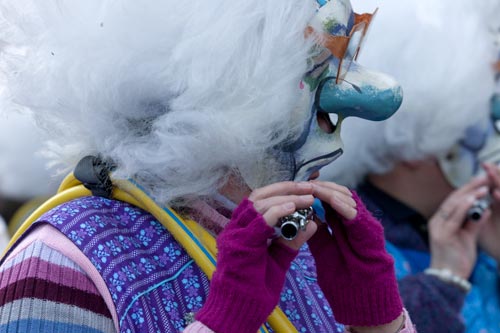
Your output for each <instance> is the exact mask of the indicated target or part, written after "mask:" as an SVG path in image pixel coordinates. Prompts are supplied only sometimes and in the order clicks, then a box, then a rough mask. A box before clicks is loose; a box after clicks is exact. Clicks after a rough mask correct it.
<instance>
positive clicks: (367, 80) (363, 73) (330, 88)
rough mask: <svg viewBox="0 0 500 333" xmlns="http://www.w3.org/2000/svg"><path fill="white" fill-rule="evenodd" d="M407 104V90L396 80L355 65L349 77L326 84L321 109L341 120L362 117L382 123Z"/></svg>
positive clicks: (332, 80)
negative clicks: (405, 91)
mask: <svg viewBox="0 0 500 333" xmlns="http://www.w3.org/2000/svg"><path fill="white" fill-rule="evenodd" d="M402 101H403V90H402V88H401V86H400V85H399V83H398V82H397V81H396V80H395V79H393V78H392V77H390V76H388V75H386V74H382V73H379V72H376V71H372V70H369V69H366V68H364V67H362V66H360V65H358V64H357V63H352V64H351V66H350V68H349V71H348V72H347V73H346V75H345V77H344V78H343V79H342V80H340V81H339V83H338V84H336V83H335V79H331V80H328V81H326V82H324V84H323V86H322V89H321V91H320V92H319V102H317V105H318V106H319V108H320V109H321V110H322V111H324V112H328V113H336V114H338V115H339V116H340V117H341V118H346V117H351V116H352V117H359V118H364V119H368V120H374V121H380V120H385V119H387V118H389V117H390V116H392V115H393V114H394V113H395V112H396V111H397V110H398V108H399V107H400V105H401V102H402Z"/></svg>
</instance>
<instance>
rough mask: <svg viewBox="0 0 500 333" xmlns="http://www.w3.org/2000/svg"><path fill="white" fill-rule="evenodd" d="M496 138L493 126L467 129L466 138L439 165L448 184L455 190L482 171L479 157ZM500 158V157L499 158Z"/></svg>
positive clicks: (441, 158) (440, 159)
mask: <svg viewBox="0 0 500 333" xmlns="http://www.w3.org/2000/svg"><path fill="white" fill-rule="evenodd" d="M492 138H494V133H493V128H492V126H491V124H489V125H488V126H485V125H475V126H471V127H469V128H467V129H466V131H465V136H464V138H463V139H462V140H460V142H459V143H457V144H456V145H454V146H453V148H452V149H451V150H450V151H449V152H448V153H447V154H446V155H444V156H440V157H439V158H438V161H439V165H440V167H441V170H442V171H443V174H444V175H445V177H446V179H447V180H448V182H449V183H450V184H451V185H452V186H453V187H455V188H458V187H461V186H463V185H465V184H466V183H467V182H468V181H469V180H470V179H471V178H472V177H473V176H474V175H475V174H478V173H479V172H480V170H481V160H480V159H479V155H480V154H481V152H483V151H484V150H485V149H486V147H487V146H488V143H491V142H490V140H491V139H492ZM499 157H500V156H499Z"/></svg>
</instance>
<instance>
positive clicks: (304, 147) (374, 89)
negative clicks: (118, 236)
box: [283, 0, 402, 180]
mask: <svg viewBox="0 0 500 333" xmlns="http://www.w3.org/2000/svg"><path fill="white" fill-rule="evenodd" d="M317 2H318V5H319V8H318V12H317V15H316V16H315V18H314V19H313V21H312V22H311V25H310V27H309V28H308V31H307V33H308V34H315V36H316V37H317V38H318V41H319V42H318V44H319V45H317V47H315V49H314V50H313V51H312V52H313V56H312V57H311V65H312V66H311V70H310V71H309V72H308V73H306V74H305V75H304V78H303V80H302V82H301V83H300V89H301V90H302V93H303V97H304V98H303V101H304V107H306V108H309V109H310V117H309V119H308V121H307V122H306V124H305V127H304V130H303V133H302V135H301V136H300V137H299V139H298V140H296V141H295V142H293V143H291V144H288V145H287V146H286V147H284V148H283V150H284V151H285V152H287V153H289V154H291V155H292V158H293V165H294V171H293V177H292V179H294V180H307V179H309V177H310V176H311V175H312V174H313V173H314V172H316V171H317V170H319V169H320V168H322V167H323V166H325V165H327V164H329V163H331V162H332V161H333V160H335V159H336V158H337V157H339V156H340V155H341V154H342V149H343V144H342V140H341V137H340V128H341V123H342V121H343V120H344V119H345V118H347V117H350V116H352V117H360V118H364V119H368V120H375V121H380V120H385V119H387V118H389V117H390V116H392V115H393V114H394V113H395V112H396V110H397V109H398V108H399V106H400V105H401V102H402V89H401V87H400V85H399V84H398V83H397V82H396V81H395V80H394V79H392V78H391V77H389V76H387V75H385V74H381V73H378V72H375V71H372V70H369V69H366V68H363V67H362V66H361V65H359V64H358V63H357V62H356V59H357V57H358V55H359V52H360V50H361V46H362V44H363V41H364V39H365V36H366V33H367V31H368V28H369V26H370V23H371V21H372V19H373V16H374V14H375V13H374V14H362V15H360V14H356V13H354V12H353V10H352V8H351V4H350V2H349V0H331V1H326V0H323V1H321V0H317ZM321 123H322V126H321V127H320V124H321Z"/></svg>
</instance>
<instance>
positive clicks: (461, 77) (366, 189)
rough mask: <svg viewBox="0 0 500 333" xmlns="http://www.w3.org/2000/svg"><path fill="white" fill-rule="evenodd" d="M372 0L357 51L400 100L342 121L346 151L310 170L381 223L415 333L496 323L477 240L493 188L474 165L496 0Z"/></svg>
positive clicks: (489, 269)
mask: <svg viewBox="0 0 500 333" xmlns="http://www.w3.org/2000/svg"><path fill="white" fill-rule="evenodd" d="M384 5H385V6H384V9H385V10H384V12H381V13H380V16H381V17H383V18H382V19H381V21H382V24H381V25H378V26H374V29H373V31H372V32H373V39H372V40H371V42H372V43H373V44H372V45H371V47H368V48H367V49H366V52H364V53H363V55H362V58H361V59H364V60H365V61H366V62H367V63H369V64H370V65H371V66H373V67H375V68H379V69H382V70H385V71H386V72H388V73H391V74H392V75H394V76H395V77H397V78H398V80H400V81H401V82H402V84H403V87H404V89H405V100H404V102H403V105H402V107H401V110H400V111H399V112H398V113H397V114H396V115H395V116H394V117H392V118H391V119H389V120H388V121H386V122H384V123H382V124H380V126H377V127H374V126H372V124H368V123H361V122H357V121H355V120H352V121H348V122H346V123H345V124H344V131H343V139H344V143H345V148H346V149H345V152H346V153H345V155H344V156H343V157H342V158H341V159H340V160H339V161H338V162H337V163H336V164H335V166H334V167H329V168H327V169H326V170H325V171H324V172H323V174H322V177H324V179H329V180H332V179H333V180H335V181H338V182H339V183H341V184H344V185H349V186H357V189H358V193H359V194H360V196H361V198H362V199H363V201H364V203H365V204H366V205H367V207H368V209H369V210H370V211H371V212H372V213H373V214H374V215H375V216H376V217H377V218H378V219H379V220H380V221H381V223H382V225H383V226H384V231H385V237H386V239H387V248H388V250H389V252H390V253H391V254H392V255H393V257H394V258H395V265H396V273H397V276H398V280H399V286H400V291H401V295H402V297H403V303H404V304H405V306H406V307H407V308H408V309H409V311H410V312H411V313H412V314H413V315H414V322H415V324H416V326H417V328H419V332H424V333H425V332H454V333H458V332H476V333H477V332H483V331H488V332H490V331H491V332H493V331H497V330H498V324H499V322H500V304H499V295H500V293H499V291H498V282H499V281H500V279H499V277H498V273H497V269H496V266H497V263H495V260H493V259H492V258H491V257H490V256H491V255H493V254H494V253H493V251H488V252H489V253H488V254H486V253H485V252H483V250H487V249H488V248H489V249H492V248H493V247H492V246H491V243H492V242H491V240H490V241H489V242H485V241H483V239H484V231H486V230H490V231H492V230H493V229H494V228H491V227H488V226H489V225H490V224H491V223H492V219H490V217H491V209H489V208H487V204H486V203H487V201H488V200H490V201H491V200H492V199H493V200H499V199H500V196H498V197H497V196H495V195H493V194H494V193H495V188H496V185H495V181H494V178H495V177H494V172H492V171H491V165H489V164H488V165H485V168H486V170H489V171H488V172H486V173H485V172H482V171H481V170H482V168H481V163H482V162H489V163H492V162H494V163H497V162H498V161H496V160H495V156H496V157H498V156H497V155H498V153H495V150H498V142H497V143H496V144H494V143H493V142H494V141H495V140H497V139H495V136H494V135H493V133H494V131H493V130H492V129H493V127H491V125H490V121H489V118H490V117H489V116H490V114H489V112H490V110H492V109H491V108H490V100H491V95H492V93H493V91H494V75H493V74H494V73H493V71H492V64H493V63H494V62H495V57H496V54H497V53H496V52H495V45H494V43H493V40H494V36H493V34H492V31H493V30H494V29H492V28H491V27H492V24H494V23H496V24H498V23H499V22H498V18H499V17H500V16H499V15H500V3H499V2H498V1H496V2H493V1H491V2H489V1H479V2H477V1H476V2H474V3H472V2H469V1H458V2H457V1H438V2H436V1H430V0H429V1H427V0H424V1H422V0H412V1H404V2H401V1H396V0H389V1H385V2H384ZM491 19H494V20H496V22H493V21H491ZM382 54H383V55H384V56H382ZM386 54H393V55H394V56H393V57H392V58H389V57H387V56H386ZM487 143H488V144H487ZM492 145H493V146H496V147H493V148H492ZM486 148H488V149H486ZM488 151H489V152H488ZM491 153H493V155H491ZM487 155H489V157H488V156H487ZM479 174H482V175H480V176H479ZM475 175H478V177H474V176H475ZM498 184H500V182H498ZM489 191H491V193H492V197H490V198H489V199H488V200H487V199H486V197H488V192H489ZM481 205H482V207H481V209H480V211H479V212H478V211H477V209H479V206H481ZM495 215H497V214H495ZM474 219H476V220H475V221H474ZM491 235H495V236H494V237H496V239H497V240H498V236H499V235H500V233H498V232H495V233H493V234H491ZM490 238H491V237H490ZM497 242H498V241H497ZM478 243H479V246H480V248H481V250H480V251H479V252H478ZM488 244H490V245H488ZM497 253H498V251H497Z"/></svg>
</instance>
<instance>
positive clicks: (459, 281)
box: [424, 268, 471, 293]
mask: <svg viewBox="0 0 500 333" xmlns="http://www.w3.org/2000/svg"><path fill="white" fill-rule="evenodd" d="M424 273H425V274H427V275H431V276H435V277H437V278H438V279H440V280H441V281H444V282H446V283H449V284H453V285H455V286H457V287H458V288H460V289H462V290H463V291H464V292H465V293H468V292H469V291H470V289H471V284H470V282H469V281H467V280H466V279H464V278H462V277H460V276H458V275H457V274H455V273H453V272H452V271H451V270H449V269H447V268H441V269H438V268H427V269H426V270H425V271H424Z"/></svg>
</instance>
